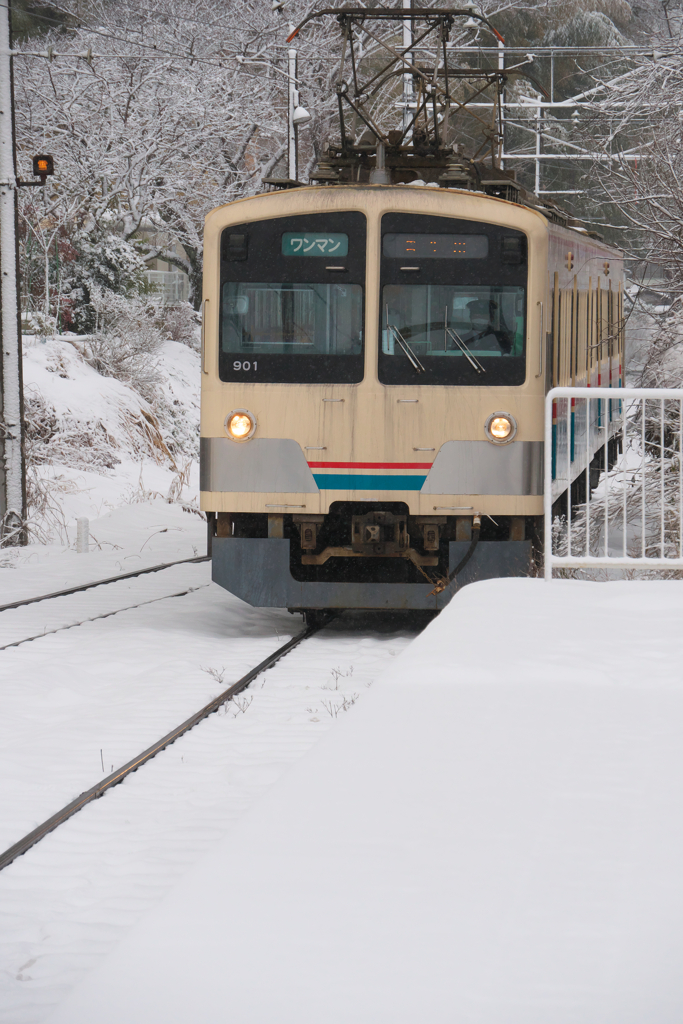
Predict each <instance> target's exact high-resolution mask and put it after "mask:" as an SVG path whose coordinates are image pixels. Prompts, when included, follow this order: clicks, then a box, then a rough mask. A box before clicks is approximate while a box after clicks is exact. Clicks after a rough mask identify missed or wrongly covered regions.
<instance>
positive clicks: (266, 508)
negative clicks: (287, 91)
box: [201, 182, 624, 621]
mask: <svg viewBox="0 0 683 1024" xmlns="http://www.w3.org/2000/svg"><path fill="white" fill-rule="evenodd" d="M508 194H510V193H508ZM512 195H513V196H515V195H517V193H514V192H512ZM623 357H624V334H623V261H622V258H621V255H620V253H619V252H618V251H616V250H615V249H614V248H612V247H610V246H608V245H606V244H605V243H604V242H603V241H601V240H600V238H599V237H597V236H594V235H591V234H590V233H589V232H588V231H587V230H586V229H585V228H582V227H581V226H580V225H579V224H577V223H576V222H574V223H572V222H570V221H568V220H567V219H566V218H563V217H562V215H561V214H560V213H559V212H558V211H557V209H556V208H554V207H552V205H551V204H544V203H543V202H541V201H540V200H539V199H537V198H536V197H532V198H530V199H528V201H526V202H523V201H521V200H520V198H519V196H517V201H514V199H512V200H511V199H508V198H502V197H501V194H500V190H499V194H498V195H492V194H487V193H486V191H484V190H479V191H474V190H468V189H464V188H452V187H448V186H447V185H446V187H443V186H442V187H439V186H437V185H435V186H433V187H432V186H425V185H411V184H370V183H362V182H361V183H353V182H349V183H348V184H322V185H313V186H310V187H306V186H304V187H299V188H287V189H281V190H277V191H268V192H264V193H263V194H261V195H256V196H253V197H250V198H246V199H241V200H238V201H236V202H233V203H229V204H228V205H226V206H222V207H220V208H219V209H216V210H214V211H213V212H211V213H210V214H209V216H208V217H207V220H206V228H205V243H204V311H203V344H202V416H201V507H202V509H204V510H205V511H206V513H207V518H208V520H209V532H210V535H211V543H212V558H213V578H214V580H215V581H216V582H218V583H219V584H220V585H221V586H223V587H225V588H226V589H228V590H229V591H231V592H232V593H234V594H236V595H237V596H239V597H241V598H243V599H244V600H245V601H247V602H248V603H250V604H252V605H255V606H275V607H286V608H289V609H291V610H297V611H303V612H304V613H305V614H306V616H307V619H308V621H315V619H316V616H319V615H320V614H321V613H323V612H324V611H325V610H329V609H342V608H366V609H372V608H375V609H379V608H382V609H387V608H389V609H398V608H404V609H431V610H435V609H436V610H438V609H440V608H442V607H443V606H444V605H445V604H446V603H447V601H448V600H450V598H451V597H452V594H453V591H454V586H453V585H452V576H453V572H454V570H455V569H456V567H457V566H458V565H459V564H460V563H462V561H463V556H465V555H467V554H470V555H471V557H470V558H469V561H468V562H467V564H466V566H465V567H464V568H463V569H462V572H459V573H458V577H457V585H462V584H463V583H466V582H470V581H472V580H478V579H486V578H491V577H499V576H507V575H527V574H530V573H532V572H533V571H534V568H533V566H534V553H535V551H536V550H537V549H538V547H539V538H540V533H541V529H542V512H543V436H544V432H543V424H544V396H545V394H546V392H547V391H548V389H549V388H550V387H552V386H555V385H565V384H566V385H574V384H575V385H602V386H612V387H615V388H618V387H620V386H621V385H622V383H623V375H624V365H623ZM594 404H595V405H597V404H598V403H594ZM610 404H611V403H610ZM558 422H561V423H563V422H564V417H563V416H559V417H558ZM597 443H598V442H597V440H596V443H595V446H594V448H596V449H597ZM556 444H557V445H558V447H559V446H562V445H563V446H564V450H565V451H566V445H567V444H573V438H567V437H558V438H556ZM584 448H585V445H584ZM590 454H591V455H592V454H593V451H591V453H590ZM565 462H566V458H558V460H557V464H558V465H564V464H565ZM583 468H585V464H584V463H581V464H580V463H579V461H578V459H577V462H576V471H575V472H573V471H572V472H571V474H570V475H571V476H572V479H575V478H578V477H579V474H580V473H581V471H582V469H583ZM571 484H572V480H567V479H557V480H555V481H554V482H553V488H554V495H555V497H559V496H560V495H561V494H562V492H566V491H567V488H569V487H570V486H571ZM475 533H476V538H477V539H478V543H476V549H474V544H473V540H472V538H473V536H475Z"/></svg>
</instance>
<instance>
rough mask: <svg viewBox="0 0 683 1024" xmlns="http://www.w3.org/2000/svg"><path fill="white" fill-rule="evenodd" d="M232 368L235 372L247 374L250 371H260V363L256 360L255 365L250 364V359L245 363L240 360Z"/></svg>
mask: <svg viewBox="0 0 683 1024" xmlns="http://www.w3.org/2000/svg"><path fill="white" fill-rule="evenodd" d="M232 368H233V370H246V371H247V372H248V371H249V370H258V362H257V360H256V359H255V360H254V362H253V363H250V362H249V360H248V359H245V360H244V362H241V361H240V360H239V359H236V360H235V362H234V363H233V364H232Z"/></svg>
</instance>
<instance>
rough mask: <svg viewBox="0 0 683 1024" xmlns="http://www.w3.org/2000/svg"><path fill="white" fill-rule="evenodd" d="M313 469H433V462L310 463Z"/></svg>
mask: <svg viewBox="0 0 683 1024" xmlns="http://www.w3.org/2000/svg"><path fill="white" fill-rule="evenodd" d="M308 465H309V466H310V467H311V469H431V468H432V463H431V462H309V463H308Z"/></svg>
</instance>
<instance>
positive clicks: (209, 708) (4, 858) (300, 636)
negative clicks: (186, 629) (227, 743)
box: [0, 598, 332, 871]
mask: <svg viewBox="0 0 683 1024" xmlns="http://www.w3.org/2000/svg"><path fill="white" fill-rule="evenodd" d="M158 600H163V598H159V599H158ZM111 614H115V613H111ZM331 618H332V616H330V619H328V620H327V621H330V620H331ZM324 625H326V623H321V624H319V625H316V626H311V627H308V628H306V629H304V630H302V631H301V632H300V633H297V634H296V635H295V636H293V637H292V638H291V639H290V640H288V641H287V643H285V644H283V645H282V646H281V647H278V649H277V650H276V651H274V652H273V653H272V654H270V655H269V656H268V657H267V658H264V660H263V661H261V662H259V664H258V665H256V666H255V667H254V668H252V669H250V670H249V672H247V673H246V674H245V675H243V676H242V677H241V678H240V679H238V680H237V682H235V683H232V684H231V685H230V686H229V687H228V688H227V689H225V690H223V692H222V693H220V694H219V695H218V696H217V697H215V698H214V699H213V700H212V701H210V702H209V703H208V704H206V705H205V706H204V707H203V708H201V709H200V710H199V711H197V712H196V713H195V714H194V715H192V716H191V717H190V718H187V719H186V720H185V721H184V722H182V723H181V724H180V725H178V726H177V727H176V728H175V729H172V730H171V732H168V733H167V734H166V735H165V736H162V738H161V739H160V740H158V741H157V742H156V743H154V744H152V746H150V747H147V749H146V750H143V751H142V753H140V754H138V755H137V757H134V758H132V760H130V761H128V762H127V763H126V764H124V765H122V767H121V768H119V769H117V770H116V771H115V772H113V773H112V774H111V775H108V776H107V777H106V778H104V779H103V780H102V781H101V782H99V783H98V784H97V785H95V786H92V787H91V788H90V789H88V790H86V791H85V792H83V793H81V795H80V796H78V797H77V798H76V799H75V800H72V801H71V803H69V804H67V805H66V806H65V807H62V809H61V810H59V811H57V813H56V814H53V815H52V816H51V817H49V818H48V819H47V820H46V821H44V822H42V824H40V825H38V827H37V828H35V829H33V830H32V831H31V832H29V833H28V834H27V835H25V836H24V837H23V838H22V839H20V840H19V841H18V842H16V843H14V844H13V845H12V846H10V847H9V849H7V850H5V852H4V853H2V854H0V871H1V870H2V869H3V868H5V867H7V866H8V865H9V864H11V863H12V862H13V861H14V860H16V859H17V857H20V856H22V854H24V853H26V852H27V851H28V850H30V849H31V847H33V846H35V845H36V843H38V842H40V840H41V839H43V838H44V837H45V836H47V835H49V833H50V832H52V831H54V829H56V828H58V827H59V825H61V824H63V823H64V822H65V821H68V820H69V818H71V817H73V815H74V814H76V813H77V812H78V811H80V810H81V809H82V808H83V807H85V806H86V805H87V804H89V803H91V802H92V801H93V800H97V799H99V798H100V797H101V796H104V794H105V793H107V792H108V791H109V790H110V789H111V788H112V787H113V786H116V785H118V784H119V783H120V782H123V780H124V779H125V778H126V777H127V776H128V775H130V774H131V773H132V772H135V771H137V770H138V768H141V767H142V766H143V765H144V764H146V763H147V762H148V761H150V760H151V759H152V758H153V757H155V756H156V755H157V754H159V753H160V752H161V751H162V750H164V749H165V748H166V747H168V746H169V745H170V744H172V743H174V742H175V740H177V739H179V737H181V736H183V735H184V734H185V733H187V732H189V730H190V729H192V728H193V727H194V726H195V725H197V724H198V723H199V722H201V721H203V720H204V719H205V718H208V716H209V715H211V714H213V713H214V712H215V711H218V709H219V708H220V707H222V706H223V705H224V704H226V703H227V702H228V701H230V700H232V699H233V697H235V696H237V694H239V693H241V692H242V690H245V689H246V688H247V687H248V686H249V684H250V683H252V682H253V681H254V680H255V679H256V678H257V677H258V676H260V675H261V673H263V672H265V671H267V670H268V669H270V668H272V667H273V666H274V665H275V664H276V663H277V662H278V661H280V659H281V658H284V657H285V656H286V655H287V654H289V652H290V651H293V650H294V648H295V647H298V646H299V644H301V643H303V641H305V640H307V639H308V638H309V637H311V636H313V635H314V634H315V633H317V632H319V630H320V629H322V628H323V627H324Z"/></svg>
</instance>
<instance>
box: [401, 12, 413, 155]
mask: <svg viewBox="0 0 683 1024" xmlns="http://www.w3.org/2000/svg"><path fill="white" fill-rule="evenodd" d="M411 6H412V0H403V8H404V10H405V9H407V10H410V7H411ZM412 44H413V25H412V22H411V20H410V18H404V19H403V53H404V57H405V59H406V60H408V61H410V63H411V64H412V62H413V54H412V53H411V52H410V47H411V46H412ZM414 98H415V96H414V92H413V73H412V71H404V72H403V131H404V132H405V133H406V135H405V139H406V142H409V141H410V139H412V137H413V130H412V128H411V127H410V122H411V120H412V118H413V100H414Z"/></svg>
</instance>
